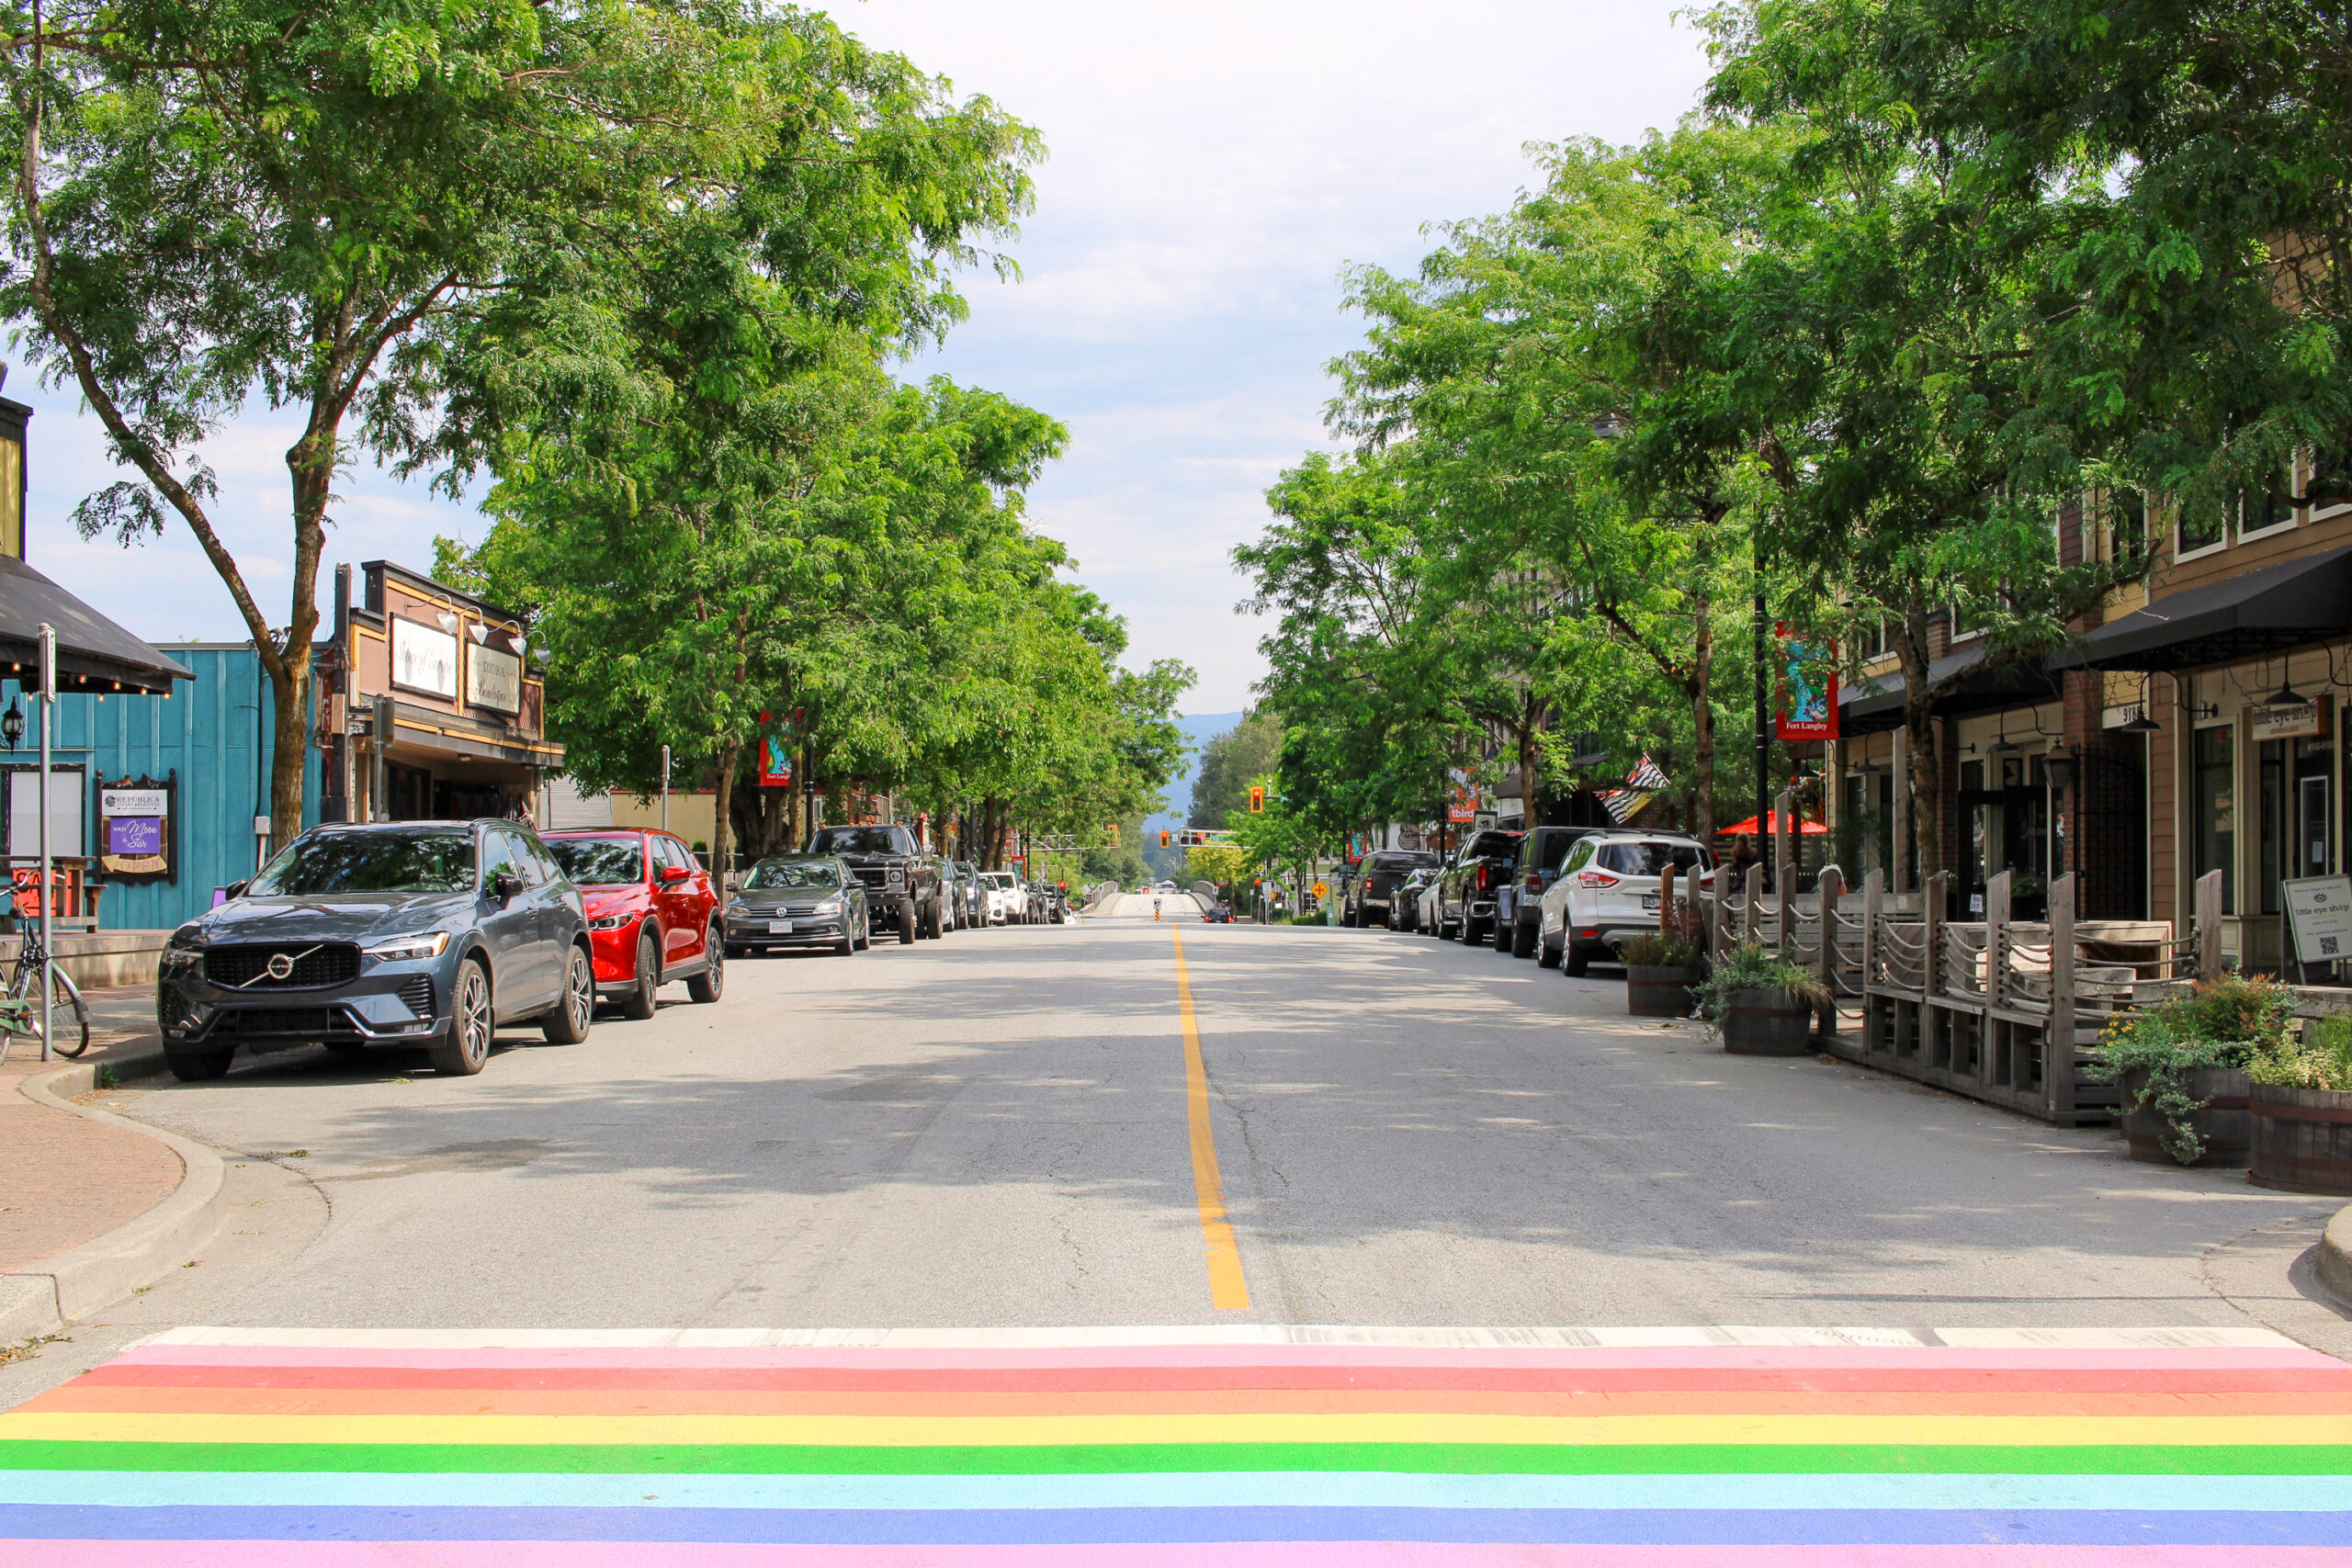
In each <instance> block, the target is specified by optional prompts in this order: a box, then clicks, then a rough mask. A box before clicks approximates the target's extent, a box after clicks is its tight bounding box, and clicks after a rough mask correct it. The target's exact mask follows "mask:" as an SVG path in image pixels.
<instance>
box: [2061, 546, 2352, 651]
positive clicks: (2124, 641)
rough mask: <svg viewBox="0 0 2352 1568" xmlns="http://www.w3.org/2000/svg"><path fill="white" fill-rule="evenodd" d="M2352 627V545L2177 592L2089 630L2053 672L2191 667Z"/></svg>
mask: <svg viewBox="0 0 2352 1568" xmlns="http://www.w3.org/2000/svg"><path fill="white" fill-rule="evenodd" d="M2346 632H2352V545H2346V546H2344V547H2342V548H2340V549H2333V550H2328V551H2325V552H2324V553H2323V554H2320V555H2315V556H2304V557H2301V558H2299V559H2296V560H2290V561H2281V562H2280V563H2279V564H2278V565H2277V566H2266V567H2264V568H2263V569H2262V570H2259V571H2248V572H2243V573H2240V574H2239V575H2238V576H2235V577H2226V578H2223V579H2222V580H2221V581H2218V582H2207V583H2202V584H2199V586H2197V587H2195V588H2187V589H2183V590H2182V591H2181V592H2178V593H2167V594H2165V596H2164V597H2163V598H2161V599H2157V600H2154V601H2153V602H2151V603H2150V604H2147V605H2146V606H2145V607H2144V608H2142V609H2138V610H2134V611H2132V612H2131V614H2130V615H2124V616H2121V617H2120V618H2118V619H2116V620H2112V621H2109V623H2108V624H2107V625H2105V626H2101V627H2099V628H2098V630H2097V631H2094V632H2086V633H2085V634H2084V635H2083V636H2081V637H2077V638H2075V641H2074V642H2073V643H2072V644H2071V645H2070V646H2068V647H2066V648H2064V649H2060V650H2059V651H2058V652H2056V653H2054V654H2052V655H2051V656H2050V660H2049V663H2050V667H2051V668H2052V669H2053V670H2070V669H2084V668H2087V669H2093V670H2143V671H2145V670H2190V669H2194V668H2196V667H2197V666H2199V665H2201V664H2227V663H2229V662H2230V661H2232V660H2238V659H2256V658H2260V657H2262V656H2263V655H2265V654H2272V653H2282V652H2284V651H2286V650H2287V649H2290V648H2301V647H2302V646H2303V645H2305V644H2306V643H2313V642H2324V641H2325V640H2326V639H2327V638H2329V637H2342V636H2343V635H2344V634H2345V633H2346Z"/></svg>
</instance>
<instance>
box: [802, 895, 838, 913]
mask: <svg viewBox="0 0 2352 1568" xmlns="http://www.w3.org/2000/svg"><path fill="white" fill-rule="evenodd" d="M841 912H842V901H841V900H840V899H838V898H828V899H826V900H825V901H824V902H823V903H821V904H820V905H818V906H817V907H816V908H813V909H811V910H809V913H810V914H812V915H838V914H840V913H841Z"/></svg>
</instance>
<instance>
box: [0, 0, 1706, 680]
mask: <svg viewBox="0 0 2352 1568" xmlns="http://www.w3.org/2000/svg"><path fill="white" fill-rule="evenodd" d="M835 16H836V17H837V19H838V20H839V21H840V22H841V24H842V26H843V27H844V28H848V29H849V30H850V31H852V32H854V33H855V34H857V35H858V36H860V37H862V38H864V39H866V40H867V41H869V42H871V43H874V44H876V45H878V46H880V47H883V48H888V49H894V50H898V51H901V52H903V53H905V54H907V55H908V56H910V58H911V59H912V60H914V61H915V62H916V63H917V64H918V65H920V66H922V68H924V69H926V70H929V71H933V72H935V73H944V74H945V75H947V76H950V77H952V78H953V79H954V81H955V83H956V90H957V91H958V92H959V93H961V94H967V95H968V94H975V93H978V94H985V95H987V96H989V97H991V98H993V99H995V100H996V101H997V102H998V103H999V104H1001V105H1002V106H1003V107H1005V108H1006V109H1008V110H1009V111H1011V112H1012V113H1013V114H1016V115H1018V116H1020V117H1021V118H1024V119H1027V120H1028V121H1030V122H1031V123H1033V124H1035V125H1036V126H1038V127H1039V128H1040V129H1041V130H1042V131H1043V132H1044V134H1045V136H1046V141H1047V143H1048V145H1049V147H1050V148H1051V157H1050V160H1049V161H1048V162H1047V163H1046V164H1044V165H1042V166H1041V167H1040V168H1039V169H1038V170H1037V172H1036V175H1037V185H1038V194H1039V202H1038V210H1037V211H1036V213H1035V214H1034V215H1033V216H1032V217H1031V218H1030V219H1028V220H1026V221H1025V223H1024V225H1023V236H1022V238H1021V240H1020V241H1019V242H1018V243H1015V244H1014V245H1013V246H1012V254H1013V255H1014V256H1015V257H1016V258H1017V259H1018V260H1019V261H1020V263H1021V264H1022V266H1023V271H1024V273H1025V275H1026V280H1025V281H1024V282H1023V283H1020V284H1017V285H1010V286H999V285H998V284H996V283H995V282H994V281H993V280H992V279H989V278H988V277H986V276H973V277H971V278H969V279H968V280H967V289H968V292H969V293H970V295H971V298H972V304H973V314H972V319H971V321H969V322H967V324H966V325H965V326H964V327H962V328H961V329H959V330H958V331H957V332H956V333H955V334H954V335H953V336H952V337H951V339H950V340H949V343H948V344H947V346H946V348H945V349H944V351H942V352H939V353H937V354H934V355H929V356H926V357H925V358H924V359H922V360H921V361H919V362H917V363H916V364H914V365H911V366H910V367H907V368H908V370H909V371H910V373H913V374H917V375H922V374H930V373H932V372H933V371H944V372H946V373H948V374H951V375H954V376H956V378H959V379H961V380H965V381H967V382H970V383H973V384H976V385H980V386H987V387H992V388H995V389H999V390H1001V391H1004V392H1006V393H1009V394H1011V395H1012V396H1014V397H1018V398H1021V399H1023V400H1025V401H1028V402H1030V403H1032V404H1034V405H1035V406H1036V407H1038V408H1040V409H1043V410H1045V411H1046V412H1050V413H1053V414H1055V415H1056V416H1057V417H1059V418H1061V419H1062V420H1064V421H1065V422H1066V423H1069V426H1070V428H1071V433H1072V441H1071V449H1070V454H1069V457H1068V459H1067V460H1066V461H1064V462H1063V463H1061V464H1059V465H1057V467H1056V468H1054V469H1053V470H1051V471H1050V472H1049V473H1048V474H1047V476H1046V479H1044V481H1043V482H1042V483H1041V484H1040V485H1039V486H1038V487H1037V490H1036V492H1035V496H1034V498H1033V506H1032V515H1033V517H1034V519H1035V523H1036V525H1037V526H1038V527H1040V528H1041V529H1043V530H1044V531H1045V532H1046V533H1049V534H1052V535H1054V536H1056V537H1057V538H1060V539H1063V540H1064V541H1066V542H1067V543H1068V544H1069V546H1070V547H1071V550H1072V552H1073V553H1074V554H1075V555H1076V556H1077V557H1078V558H1079V559H1080V562H1081V563H1082V570H1081V573H1080V575H1081V576H1082V578H1083V579H1084V581H1086V582H1087V583H1088V584H1089V585H1090V586H1091V587H1092V588H1093V589H1095V590H1096V592H1100V593H1102V594H1103V596H1104V597H1105V598H1106V599H1108V600H1109V601H1110V602H1111V604H1112V605H1113V606H1114V608H1115V609H1117V610H1119V611H1120V612H1121V613H1123V614H1125V615H1127V617H1128V619H1129V622H1130V626H1131V628H1132V636H1133V647H1132V649H1131V655H1130V657H1131V659H1132V660H1134V661H1136V662H1142V661H1144V660H1149V659H1153V658H1159V657H1175V658H1181V659H1182V660H1185V661H1186V662H1187V663H1190V664H1192V665H1193V666H1195V667H1196V668H1197V669H1199V670H1200V671H1201V672H1202V677H1203V678H1202V683H1201V685H1200V687H1199V688H1198V689H1197V690H1196V691H1195V693H1194V694H1193V699H1192V701H1191V703H1190V704H1189V705H1190V706H1191V707H1192V708H1193V711H1196V712H1221V711H1230V710H1232V709H1237V708H1239V707H1242V706H1244V705H1246V704H1247V702H1248V700H1249V694H1248V686H1249V682H1250V681H1251V680H1252V679H1254V678H1255V677H1256V676H1257V674H1258V673H1259V672H1260V671H1261V668H1262V666H1261V660H1259V658H1258V655H1257V653H1256V651H1255V649H1254V642H1255V639H1256V637H1257V636H1258V635H1259V632H1258V630H1257V629H1256V628H1255V627H1253V626H1251V625H1250V623H1249V622H1248V621H1247V620H1246V619H1244V618H1242V617H1238V616H1237V615H1235V614H1234V613H1233V605H1234V604H1235V603H1236V602H1237V601H1238V600H1239V599H1241V598H1242V597H1243V596H1244V594H1245V592H1247V585H1246V584H1245V583H1243V582H1242V581H1240V580H1239V579H1238V578H1237V577H1236V576H1235V575H1234V574H1233V572H1232V570H1231V568H1230V565H1229V556H1230V551H1231V549H1232V547H1233V546H1235V545H1236V544H1238V543H1240V542H1242V541H1244V540H1246V539H1249V538H1251V537H1254V536H1256V535H1257V533H1258V531H1259V530H1260V529H1261V527H1262V526H1263V525H1264V521H1265V511H1264V506H1263V502H1262V501H1261V493H1260V492H1261V491H1263V489H1264V488H1265V486H1266V485H1267V484H1268V483H1269V482H1271V480H1272V478H1273V476H1274V475H1275V474H1276V473H1278V472H1279V471H1280V470H1281V469H1282V468H1283V467H1285V466H1287V465H1289V464H1291V463H1295V462H1296V461H1297V460H1298V457H1299V456H1300V454H1301V453H1303V452H1304V451H1306V449H1307V448H1309V447H1314V446H1323V445H1325V444H1326V443H1325V438H1324V435H1323V432H1322V428H1321V414H1322V406H1323V402H1324V400H1325V399H1326V398H1327V397H1328V396H1329V387H1328V385H1327V384H1326V383H1325V382H1324V380H1323V379H1322V367H1323V365H1324V363H1325V362H1326V361H1327V360H1329V358H1331V357H1332V356H1333V355H1337V354H1340V353H1342V352H1344V351H1345V350H1346V349H1348V348H1349V347H1350V346H1351V345H1352V344H1353V343H1354V341H1355V340H1356V338H1357V336H1358V334H1359V330H1360V329H1359V326H1358V323H1356V322H1355V321H1351V319H1350V318H1348V317H1347V316H1345V315H1344V314H1343V313H1342V312H1341V311H1340V309H1339V301H1340V288H1339V285H1338V281H1337V278H1338V275H1339V272H1340V268H1341V266H1342V265H1345V264H1347V263H1351V262H1368V263H1374V264H1378V265H1385V266H1389V267H1392V268H1404V267H1410V266H1411V265H1413V264H1414V263H1415V262H1416V261H1417V260H1418V259H1419V256H1420V255H1421V254H1423V253H1424V252H1425V251H1427V250H1428V249H1429V241H1428V240H1427V238H1426V237H1425V236H1424V235H1423V233H1422V229H1423V226H1424V225H1425V224H1428V223H1430V222H1432V221H1442V220H1452V219H1457V218H1466V217H1474V216H1476V215H1479V214H1482V213H1487V212H1492V211H1496V210H1498V209H1501V208H1503V207H1504V206H1506V205H1508V204H1509V202H1510V199H1511V197H1512V196H1513V194H1514V193H1515V192H1516V191H1518V190H1519V189H1520V188H1521V186H1523V185H1525V184H1526V183H1527V181H1528V179H1529V177H1530V167H1529V164H1528V163H1527V160H1526V157H1525V154H1524V152H1523V151H1522V148H1523V144H1524V143H1526V142H1529V141H1553V140H1557V139H1559V138H1562V137H1566V136H1572V135H1597V136H1601V137H1605V138H1609V139H1611V140H1617V141H1623V140H1628V139H1631V138H1633V137H1635V136H1638V135H1639V134H1640V133H1641V132H1642V131H1643V130H1645V129H1646V128H1649V127H1653V126H1660V127H1662V126H1665V125H1668V124H1670V123H1671V122H1672V121H1673V120H1674V119H1676V118H1678V117H1679V115H1680V114H1681V113H1682V112H1683V111H1684V110H1685V109H1686V108H1687V107H1689V106H1690V105H1691V103H1692V102H1693V101H1694V99H1695V96H1696V94H1697V91H1698V89H1699V86H1700V85H1701V83H1702V79H1703V76H1704V71H1705V62H1704V58H1703V56H1702V51H1701V47H1700V39H1699V38H1698V36H1697V35H1696V34H1695V33H1694V32H1692V31H1691V29H1689V28H1678V27H1677V26H1675V25H1674V24H1673V22H1672V21H1671V7H1670V6H1668V5H1666V4H1660V3H1653V4H1650V5H1646V6H1638V5H1637V6H1626V5H1609V4H1600V3H1599V0H1566V3H1552V4H1534V3H1532V0H1455V3H1454V4H1453V5H1450V6H1444V7H1432V6H1426V5H1408V4H1405V3H1404V0H1256V3H1244V0H1201V3H1197V4H1194V5H1192V6H1185V7H1182V8H1174V7H1165V6H1148V7H1147V6H1136V5H1132V4H1129V5H1119V4H1112V3H1104V0H1092V3H1087V4H1081V3H1080V0H992V3H990V4H988V5H974V4H972V3H971V0H866V3H864V4H859V5H855V6H840V7H837V8H836V10H835ZM11 390H12V391H13V392H15V394H16V395H17V397H19V398H22V399H25V400H28V401H31V402H33V403H35V405H36V406H37V407H38V408H40V411H41V412H40V417H39V418H37V419H36V420H35V422H34V425H33V456H32V465H31V480H32V489H33V514H32V519H31V535H30V538H31V555H32V559H33V561H34V563H35V564H36V565H38V566H40V568H41V569H42V570H47V571H50V572H51V573H52V574H53V575H56V576H57V577H59V579H60V580H61V581H64V582H66V584H67V585H68V586H69V587H71V588H73V589H74V591H75V592H82V593H85V595H86V596H88V597H90V598H92V599H93V600H95V601H96V602H97V603H99V604H102V605H103V606H105V607H106V608H107V609H108V610H109V611H110V612H112V613H114V614H115V615H117V618H119V619H121V620H123V621H124V622H125V623H126V624H128V625H130V626H133V627H136V628H140V629H142V630H149V631H153V632H154V633H155V634H156V635H159V636H167V637H168V636H179V635H183V634H186V633H189V632H197V633H201V634H202V635H205V636H209V637H229V638H235V639H242V638H243V637H244V635H245V634H244V630H243V626H242V624H241V623H240V622H239V621H238V619H237V617H236V615H235V612H234V609H233V607H232V605H231V604H230V602H229V597H228V594H227V592H225V591H224V590H223V589H221V588H220V585H219V583H218V581H216V580H215V579H214V577H213V576H212V573H211V571H210V570H209V566H208V565H207V563H206V562H205V561H204V559H203V558H202V557H201V555H200V554H199V553H198V552H197V551H196V549H195V547H194V545H193V543H192V541H190V540H188V539H187V535H186V532H185V530H184V529H178V528H177V525H175V530H176V531H175V533H174V534H173V535H172V536H171V537H170V538H168V539H166V540H164V541H161V542H155V543H150V544H147V545H144V546H141V547H138V548H136V549H134V550H133V551H131V552H130V554H129V555H128V556H127V557H126V556H125V554H124V553H123V552H122V551H121V550H119V548H117V547H115V546H113V545H111V544H107V543H94V544H85V543H83V542H81V541H78V540H74V539H73V538H72V537H71V530H70V529H69V528H68V527H67V526H66V525H65V524H64V522H63V517H64V514H65V513H66V512H67V511H68V510H69V509H70V508H71V506H72V504H73V503H74V501H76V500H78V499H79V498H80V496H81V495H82V494H84V493H85V492H86V491H89V490H91V489H94V488H96V486H98V485H100V484H103V483H105V482H107V480H108V479H111V478H112V477H113V475H112V474H111V473H110V472H109V471H108V469H107V464H106V463H105V461H104V458H103V455H102V450H101V446H100V443H99V442H98V440H97V437H96V430H95V426H94V424H93V423H92V422H91V421H89V420H88V419H87V418H86V417H85V416H81V415H79V414H77V413H76V412H74V407H73V401H72V400H71V399H70V398H66V397H61V396H58V395H56V394H51V393H47V392H34V393H32V394H31V395H30V396H28V394H27V392H26V390H25V389H21V388H12V389H11ZM294 434H295V427H294V426H293V424H292V423H291V422H290V421H288V420H285V419H282V418H275V417H259V416H255V417H249V418H248V419H246V420H244V421H243V422H241V423H239V424H238V425H237V426H235V427H233V428H232V430H231V431H229V432H226V433H224V434H223V437H222V438H221V439H220V441H218V442H216V443H214V444H213V446H212V448H211V449H210V452H209V457H210V460H211V461H212V463H213V466H214V468H216V470H217V471H218V473H219V475H220V483H221V487H222V492H223V493H222V496H221V501H220V506H219V508H218V514H219V516H220V520H221V521H220V526H221V531H222V534H223V536H224V537H226V538H228V540H229V541H230V544H231V547H232V548H233V549H235V550H236V551H238V552H239V553H240V555H241V556H243V555H248V554H249V555H252V556H256V557H274V558H278V559H280V560H282V559H284V558H286V556H287V553H288V523H287V505H288V491H287V481H286V472H285V467H284V453H285V449H286V447H287V446H288V445H290V444H291V442H292V439H293V436H294ZM336 491H337V494H338V496H339V497H341V500H340V502H339V503H338V505H337V508H336V515H337V518H338V522H337V525H336V527H335V530H334V534H333V536H331V539H330V543H329V551H330V555H329V558H330V559H331V560H358V559H362V558H372V557H376V556H383V557H388V558H392V559H396V560H401V561H403V562H406V563H408V564H410V565H413V566H418V567H428V566H430V564H431V561H432V540H433V536H435V534H458V535H478V534H479V533H480V531H481V524H480V522H479V520H478V519H477V518H476V516H475V515H474V513H472V511H471V509H470V508H469V507H465V506H458V505H453V504H451V503H449V502H445V501H442V500H440V499H439V498H437V497H435V496H432V495H430V494H428V493H427V491H425V489H424V485H423V484H422V483H415V484H405V485H404V484H399V483H395V482H394V481H393V480H391V479H390V478H389V477H387V476H385V475H382V474H380V473H377V472H375V471H374V470H372V469H362V470H360V471H358V472H356V473H352V474H348V475H346V476H345V477H344V478H343V479H341V481H340V482H339V483H338V484H337V486H336ZM257 575H258V574H257ZM282 582H283V579H282V578H280V579H278V580H277V583H278V584H279V586H278V587H277V590H276V594H275V597H276V598H277V599H278V600H279V601H280V602H273V603H269V604H267V605H266V608H267V610H268V613H269V615H270V617H271V619H272V620H273V621H277V620H280V619H282V617H283V615H284V614H285V606H284V604H283V603H282V592H283V589H282ZM257 592H259V588H258V586H257Z"/></svg>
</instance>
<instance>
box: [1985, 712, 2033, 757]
mask: <svg viewBox="0 0 2352 1568" xmlns="http://www.w3.org/2000/svg"><path fill="white" fill-rule="evenodd" d="M2021 750H2024V748H2023V747H2021V746H2019V745H2018V743H2017V742H2016V741H2014V740H2012V739H2009V716H2008V715H2007V714H2003V715H2002V716H2001V738H2000V739H1998V740H1996V741H1994V742H1993V744H1991V745H1990V746H1987V747H1985V755H1986V756H1987V757H2014V756H2016V755H2017V754H2018V752H2019V751H2021Z"/></svg>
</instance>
